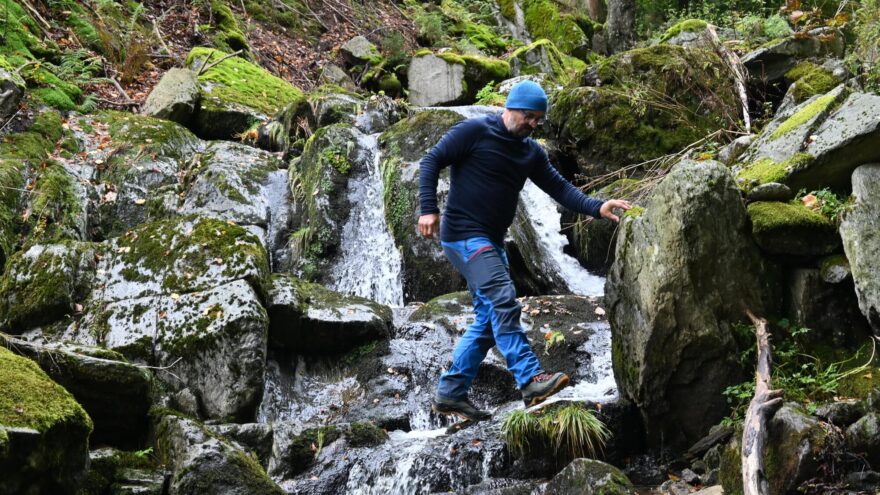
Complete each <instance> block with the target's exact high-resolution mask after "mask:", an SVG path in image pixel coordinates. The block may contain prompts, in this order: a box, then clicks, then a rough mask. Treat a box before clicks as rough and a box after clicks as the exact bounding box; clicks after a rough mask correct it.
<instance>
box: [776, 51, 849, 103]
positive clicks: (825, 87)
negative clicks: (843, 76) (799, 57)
mask: <svg viewBox="0 0 880 495" xmlns="http://www.w3.org/2000/svg"><path fill="white" fill-rule="evenodd" d="M785 79H786V81H787V82H788V83H789V84H794V89H793V90H792V94H793V96H794V101H795V102H796V103H801V102H803V101H805V100H807V99H809V98H810V97H811V96H814V95H818V94H825V93H827V92H829V91H831V90H832V89H834V87H835V86H837V85H838V84H839V83H840V81H839V80H838V79H837V78H836V77H834V74H832V73H831V71H828V70H825V69H823V68H822V67H820V66H818V65H816V64H814V63H812V62H807V61H804V62H800V63H798V64H797V65H796V66H795V67H794V68H792V69H791V70H790V71H788V72H787V73H786V74H785Z"/></svg>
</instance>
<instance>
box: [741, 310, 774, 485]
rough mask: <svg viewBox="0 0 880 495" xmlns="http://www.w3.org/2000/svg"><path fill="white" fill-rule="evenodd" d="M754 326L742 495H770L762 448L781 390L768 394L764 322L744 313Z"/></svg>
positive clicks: (767, 341)
mask: <svg viewBox="0 0 880 495" xmlns="http://www.w3.org/2000/svg"><path fill="white" fill-rule="evenodd" d="M746 314H748V316H749V319H751V320H752V324H753V325H754V326H755V336H756V337H757V341H758V365H757V370H756V374H755V395H754V397H752V401H751V402H750V403H749V409H748V411H746V419H745V421H744V422H743V436H742V451H741V458H742V480H743V495H770V484H769V482H768V480H767V476H766V475H765V474H764V447H765V446H766V444H767V424H768V423H769V422H770V420H771V419H772V418H773V415H774V414H776V411H777V410H779V408H780V407H781V406H782V390H770V366H771V356H770V333H769V331H768V330H767V320H765V319H763V318H758V317H756V316H755V315H753V314H752V312H751V311H746Z"/></svg>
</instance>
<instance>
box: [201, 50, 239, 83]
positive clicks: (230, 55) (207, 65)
mask: <svg viewBox="0 0 880 495" xmlns="http://www.w3.org/2000/svg"><path fill="white" fill-rule="evenodd" d="M242 51H243V50H236V51H234V52H232V53H230V54H228V55H225V56H223V57H221V58H220V60H218V61H216V62H214V63H211V64H208V61H207V60H205V62H204V63H203V64H202V66H201V67H199V71H198V72H196V77H199V75H200V74H201V73H202V72H206V71H207V70H208V69H210V68H211V67H214V66H216V65H217V64H219V63H220V62H223V61H224V60H226V59H227V58H231V57H235V56H237V55H239V54H240V53H241V52H242Z"/></svg>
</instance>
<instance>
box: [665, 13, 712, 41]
mask: <svg viewBox="0 0 880 495" xmlns="http://www.w3.org/2000/svg"><path fill="white" fill-rule="evenodd" d="M708 25H709V24H708V23H707V22H706V21H704V20H702V19H687V20H684V21H681V22H679V23H678V24H676V25H674V26H672V27H670V28H669V29H667V30H666V32H665V33H663V37H661V38H660V41H661V42H665V41H669V40H670V39H672V38H674V37H676V36H678V35H679V34H681V33H693V32H697V31H702V30H704V29H706V26H708Z"/></svg>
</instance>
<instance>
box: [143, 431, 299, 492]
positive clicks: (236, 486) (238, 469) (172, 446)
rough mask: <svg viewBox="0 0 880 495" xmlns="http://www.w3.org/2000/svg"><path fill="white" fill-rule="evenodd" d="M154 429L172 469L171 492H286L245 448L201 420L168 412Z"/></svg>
mask: <svg viewBox="0 0 880 495" xmlns="http://www.w3.org/2000/svg"><path fill="white" fill-rule="evenodd" d="M155 428H156V436H157V441H158V443H159V444H161V445H162V446H163V447H164V450H165V454H166V455H167V460H168V464H169V468H170V470H171V483H170V489H169V493H170V494H172V495H197V494H205V495H211V494H216V495H220V494H241V495H244V494H246V493H261V494H266V495H270V494H271V495H276V494H277V495H281V494H283V493H284V492H283V491H282V490H281V489H280V488H279V487H278V485H276V484H275V483H274V482H273V481H272V480H271V479H270V478H269V476H268V475H266V471H265V470H264V469H263V468H262V467H261V466H260V464H259V463H258V462H257V461H256V460H255V459H254V458H252V457H251V456H250V455H249V454H248V453H247V452H245V451H244V449H242V448H241V447H239V446H238V445H236V444H234V443H232V442H230V441H228V440H226V439H224V438H222V437H219V436H218V435H214V434H211V433H210V432H209V431H208V430H207V429H206V428H205V427H204V426H203V425H201V424H199V423H198V422H196V421H193V420H190V419H186V418H184V417H180V416H173V415H165V416H163V417H161V418H159V419H158V420H157V424H156V426H155Z"/></svg>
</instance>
